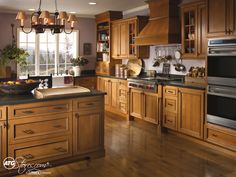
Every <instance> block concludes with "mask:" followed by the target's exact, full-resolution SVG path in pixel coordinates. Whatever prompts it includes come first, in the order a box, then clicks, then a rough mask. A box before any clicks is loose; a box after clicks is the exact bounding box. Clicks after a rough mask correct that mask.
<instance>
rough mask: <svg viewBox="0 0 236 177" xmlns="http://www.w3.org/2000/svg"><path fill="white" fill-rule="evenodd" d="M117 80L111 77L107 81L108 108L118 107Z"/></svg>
mask: <svg viewBox="0 0 236 177" xmlns="http://www.w3.org/2000/svg"><path fill="white" fill-rule="evenodd" d="M118 83H119V82H118V80H117V79H112V80H110V82H109V84H110V85H109V87H110V88H109V89H110V95H109V96H110V108H111V109H113V110H114V109H117V108H118V101H119V99H118V98H119V97H118V96H119V94H118Z"/></svg>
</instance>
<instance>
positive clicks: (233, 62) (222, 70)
mask: <svg viewBox="0 0 236 177" xmlns="http://www.w3.org/2000/svg"><path fill="white" fill-rule="evenodd" d="M207 75H208V83H209V84H216V85H228V86H236V56H208V64H207Z"/></svg>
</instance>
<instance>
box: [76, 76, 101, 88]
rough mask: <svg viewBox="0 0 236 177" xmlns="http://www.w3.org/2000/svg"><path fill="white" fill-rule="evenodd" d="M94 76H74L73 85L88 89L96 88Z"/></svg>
mask: <svg viewBox="0 0 236 177" xmlns="http://www.w3.org/2000/svg"><path fill="white" fill-rule="evenodd" d="M96 82H97V80H96V77H95V76H89V77H74V85H75V86H82V87H85V88H88V89H95V88H96Z"/></svg>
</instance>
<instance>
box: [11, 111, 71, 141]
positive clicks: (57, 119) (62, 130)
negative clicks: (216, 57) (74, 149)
mask: <svg viewBox="0 0 236 177" xmlns="http://www.w3.org/2000/svg"><path fill="white" fill-rule="evenodd" d="M71 133H72V113H64V114H53V115H47V116H41V117H40V116H39V117H33V118H22V119H14V120H10V121H9V143H10V144H15V143H19V142H26V141H32V140H40V139H44V138H46V137H47V138H49V137H53V136H54V137H55V136H60V135H66V134H71Z"/></svg>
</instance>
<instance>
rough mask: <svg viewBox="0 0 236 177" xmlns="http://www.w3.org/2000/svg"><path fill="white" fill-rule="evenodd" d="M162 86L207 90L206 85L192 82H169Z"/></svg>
mask: <svg viewBox="0 0 236 177" xmlns="http://www.w3.org/2000/svg"><path fill="white" fill-rule="evenodd" d="M162 84H163V85H170V86H177V87H184V88H192V89H199V90H206V85H204V84H198V83H190V82H184V81H167V82H163V83H162Z"/></svg>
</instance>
